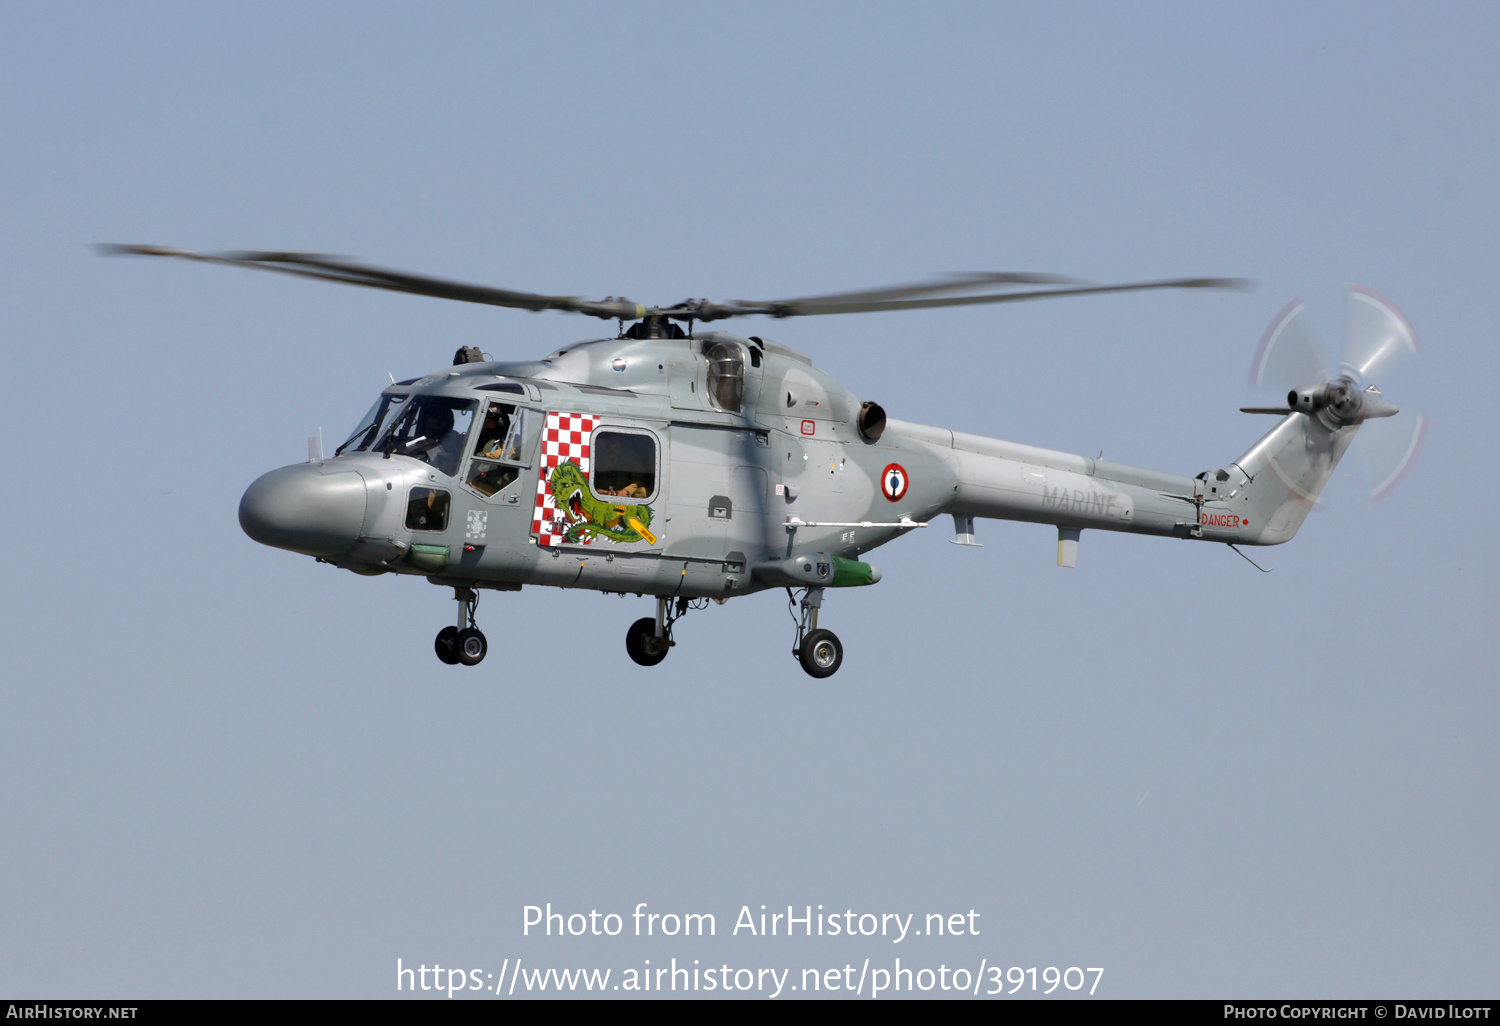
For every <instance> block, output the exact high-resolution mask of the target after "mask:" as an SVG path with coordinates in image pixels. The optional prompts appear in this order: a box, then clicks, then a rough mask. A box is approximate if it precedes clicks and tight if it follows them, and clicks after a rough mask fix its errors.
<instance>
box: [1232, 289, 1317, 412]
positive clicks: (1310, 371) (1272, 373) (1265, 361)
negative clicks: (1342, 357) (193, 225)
mask: <svg viewBox="0 0 1500 1026" xmlns="http://www.w3.org/2000/svg"><path fill="white" fill-rule="evenodd" d="M1327 366H1328V364H1327V362H1326V361H1325V360H1324V358H1323V347H1322V346H1320V345H1319V344H1318V336H1317V333H1316V332H1315V331H1314V330H1313V327H1312V323H1311V321H1310V320H1309V318H1308V316H1307V305H1306V304H1305V303H1303V302H1302V301H1301V300H1300V299H1298V300H1293V301H1292V302H1290V303H1288V304H1287V305H1286V306H1284V307H1282V308H1281V312H1280V313H1278V314H1277V315H1276V317H1275V318H1274V319H1273V320H1272V321H1271V326H1270V327H1268V328H1267V329H1266V333H1265V334H1264V335H1262V336H1261V338H1260V345H1259V346H1258V347H1257V348H1256V350H1255V359H1254V360H1253V361H1252V362H1251V364H1250V384H1251V385H1254V386H1255V387H1256V388H1268V389H1275V390H1277V391H1279V392H1281V393H1282V394H1283V395H1284V394H1285V393H1286V392H1287V390H1288V389H1292V388H1302V387H1304V386H1306V385H1314V384H1317V383H1318V382H1320V381H1322V380H1323V379H1324V378H1325V377H1326V376H1327V374H1326V371H1325V370H1324V368H1326V367H1327Z"/></svg>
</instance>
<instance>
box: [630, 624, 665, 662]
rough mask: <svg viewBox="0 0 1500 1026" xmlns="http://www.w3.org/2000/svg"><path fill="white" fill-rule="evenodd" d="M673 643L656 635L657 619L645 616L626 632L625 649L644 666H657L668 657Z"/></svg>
mask: <svg viewBox="0 0 1500 1026" xmlns="http://www.w3.org/2000/svg"><path fill="white" fill-rule="evenodd" d="M671 645H672V643H671V642H670V641H669V640H667V639H666V638H658V637H657V636H656V621H655V620H654V619H652V618H651V617H649V616H643V617H641V618H640V619H639V620H637V621H636V622H635V623H633V624H631V625H630V630H628V631H626V632H625V651H626V652H629V653H630V658H631V659H633V660H635V661H636V662H637V663H639V664H640V665H642V666H655V665H656V664H657V663H659V662H661V661H662V660H663V659H665V658H666V657H667V649H669V648H670V647H671Z"/></svg>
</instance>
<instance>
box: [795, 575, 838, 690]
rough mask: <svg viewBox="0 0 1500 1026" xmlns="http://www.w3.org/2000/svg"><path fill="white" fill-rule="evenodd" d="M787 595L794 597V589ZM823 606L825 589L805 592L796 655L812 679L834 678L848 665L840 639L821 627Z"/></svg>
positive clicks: (798, 624)
mask: <svg viewBox="0 0 1500 1026" xmlns="http://www.w3.org/2000/svg"><path fill="white" fill-rule="evenodd" d="M787 595H788V596H789V597H790V596H791V589H790V588H788V589H787ZM822 606H823V589H822V588H807V589H805V590H804V591H803V592H802V603H801V613H802V615H801V616H800V617H798V619H797V643H796V645H795V646H794V647H793V648H792V655H794V656H796V657H797V660H798V661H799V662H800V663H801V664H802V668H803V669H804V670H806V671H807V673H808V675H809V676H812V677H832V676H833V675H834V674H835V673H837V672H838V669H839V664H840V663H842V662H843V661H844V645H843V643H842V642H841V641H839V636H838V635H837V634H835V633H833V631H826V630H820V629H819V627H818V610H819V609H821V608H822Z"/></svg>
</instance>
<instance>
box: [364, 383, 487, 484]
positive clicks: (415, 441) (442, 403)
mask: <svg viewBox="0 0 1500 1026" xmlns="http://www.w3.org/2000/svg"><path fill="white" fill-rule="evenodd" d="M478 405H479V404H478V403H476V402H475V401H474V400H473V399H452V398H449V397H448V396H441V395H419V396H415V397H413V398H412V400H411V401H410V403H409V404H408V405H407V408H406V409H405V410H404V411H403V412H402V413H401V415H400V416H399V417H397V418H396V420H395V421H394V422H393V423H392V424H391V426H390V429H389V430H388V431H387V432H386V433H385V435H384V436H383V437H382V438H381V440H380V442H379V444H378V448H379V449H380V451H382V452H384V453H386V454H387V455H392V454H397V455H401V456H413V457H415V458H416V459H419V460H422V461H423V462H425V463H428V464H431V465H432V468H433V469H434V470H439V471H442V472H443V473H444V474H447V475H449V476H452V475H454V474H457V473H458V465H459V463H460V462H462V461H463V458H464V439H466V438H467V437H468V435H469V428H471V427H473V425H474V411H475V409H476V408H477V407H478Z"/></svg>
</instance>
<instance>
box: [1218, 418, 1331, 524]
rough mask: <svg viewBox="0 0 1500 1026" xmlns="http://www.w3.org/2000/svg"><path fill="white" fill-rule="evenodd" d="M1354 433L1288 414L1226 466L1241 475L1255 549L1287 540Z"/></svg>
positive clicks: (1313, 501)
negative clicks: (1256, 528) (1255, 530)
mask: <svg viewBox="0 0 1500 1026" xmlns="http://www.w3.org/2000/svg"><path fill="white" fill-rule="evenodd" d="M1358 430H1359V425H1358V424H1345V425H1339V426H1334V427H1330V426H1329V425H1328V424H1327V423H1326V422H1325V420H1324V418H1323V417H1321V416H1319V415H1317V414H1311V415H1309V414H1305V413H1291V414H1288V415H1287V416H1286V417H1284V418H1283V419H1282V421H1281V423H1279V424H1277V425H1276V426H1275V427H1274V428H1272V429H1271V431H1270V432H1269V433H1268V434H1267V435H1266V436H1265V437H1264V438H1262V439H1261V440H1260V441H1258V442H1256V443H1255V445H1253V446H1252V447H1251V448H1250V451H1249V452H1247V453H1245V455H1243V456H1241V457H1240V458H1239V459H1237V460H1235V461H1234V463H1233V464H1231V465H1230V468H1229V470H1230V473H1231V475H1233V472H1234V471H1235V470H1238V471H1239V472H1240V474H1241V475H1242V480H1241V481H1240V483H1239V484H1238V488H1239V489H1240V491H1241V493H1242V495H1243V497H1244V498H1246V499H1247V500H1248V501H1247V502H1246V503H1244V505H1246V506H1248V507H1249V510H1250V511H1251V513H1250V516H1253V517H1254V520H1253V521H1252V523H1258V524H1259V525H1260V531H1259V533H1258V534H1256V535H1255V536H1254V539H1253V541H1254V543H1255V544H1257V545H1280V544H1281V543H1282V542H1285V541H1290V540H1291V538H1292V535H1294V534H1296V533H1297V529H1298V528H1299V527H1301V526H1302V521H1303V520H1305V519H1307V513H1308V511H1309V510H1311V509H1312V508H1313V507H1314V506H1316V505H1317V502H1318V495H1319V494H1320V493H1321V492H1322V491H1323V486H1324V485H1326V484H1327V483H1328V479H1329V478H1330V477H1331V476H1333V470H1334V468H1335V467H1337V466H1338V464H1339V460H1340V459H1342V458H1343V455H1344V452H1345V450H1347V449H1348V448H1349V443H1350V442H1352V441H1353V440H1354V433H1355V432H1356V431H1358ZM1247 519H1249V516H1247Z"/></svg>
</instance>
